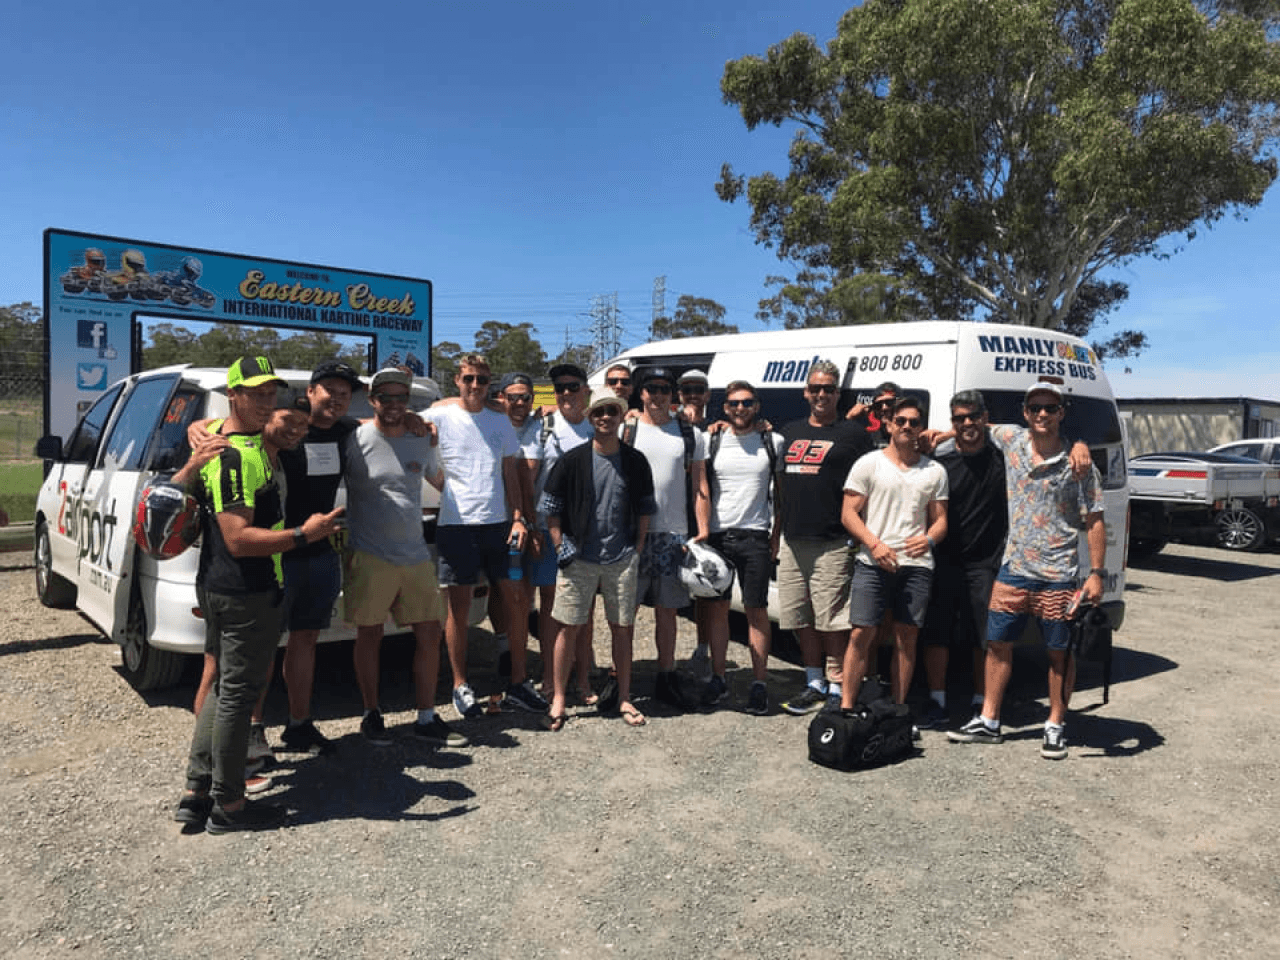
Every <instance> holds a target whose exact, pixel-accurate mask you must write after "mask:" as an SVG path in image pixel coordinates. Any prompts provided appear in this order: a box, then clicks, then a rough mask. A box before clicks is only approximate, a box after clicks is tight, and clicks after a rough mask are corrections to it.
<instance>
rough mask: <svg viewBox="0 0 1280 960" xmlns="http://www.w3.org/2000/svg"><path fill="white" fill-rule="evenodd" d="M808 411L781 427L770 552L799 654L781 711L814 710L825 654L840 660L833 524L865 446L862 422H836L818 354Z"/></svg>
mask: <svg viewBox="0 0 1280 960" xmlns="http://www.w3.org/2000/svg"><path fill="white" fill-rule="evenodd" d="M804 397H805V400H807V401H808V403H809V416H808V417H806V418H804V419H803V420H796V421H793V422H792V423H789V424H787V425H786V426H785V427H783V429H782V441H783V442H782V451H783V452H782V462H781V476H780V477H779V485H778V489H779V493H780V495H781V496H780V500H781V504H780V506H781V511H782V543H781V547H780V549H779V553H778V605H779V608H780V613H779V617H778V626H780V627H782V629H784V630H791V631H792V632H793V633H794V634H795V636H796V640H797V642H798V643H799V644H800V652H801V655H802V656H803V658H804V672H805V685H804V687H803V688H802V689H801V690H800V691H799V692H798V693H797V694H795V695H794V696H792V697H790V698H789V699H788V700H786V701H785V702H784V703H783V704H782V709H783V710H785V711H787V713H790V714H794V715H797V716H799V715H802V714H806V713H811V712H813V711H814V710H817V709H818V708H819V707H821V706H822V705H823V704H824V703H826V701H827V697H828V695H838V694H839V689H838V686H837V685H836V684H835V683H832V684H828V682H827V678H826V671H825V669H824V665H825V660H826V657H827V656H830V657H833V658H835V660H836V662H838V663H843V662H844V654H845V647H846V646H847V645H848V643H849V628H850V622H849V577H850V576H851V574H852V572H853V571H852V570H851V569H850V568H851V566H852V558H851V556H850V552H849V546H848V539H849V534H848V532H847V531H846V530H845V529H844V527H843V526H842V525H841V522H840V511H841V507H842V505H843V501H844V481H845V478H846V477H847V476H848V475H849V468H850V467H852V466H853V464H854V461H856V460H857V459H858V458H859V457H860V456H862V455H863V454H864V453H868V452H869V451H871V450H872V449H873V446H874V445H873V443H872V441H871V437H870V436H869V434H868V433H867V428H866V426H865V425H864V424H862V423H859V422H858V421H856V420H842V419H840V415H839V412H838V409H837V408H838V406H839V403H840V368H839V367H837V366H836V365H835V364H834V363H831V362H830V361H827V360H819V361H817V362H815V363H814V364H813V365H812V366H811V367H810V368H809V377H808V380H807V382H806V383H805V386H804Z"/></svg>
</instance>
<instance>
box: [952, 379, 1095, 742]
mask: <svg viewBox="0 0 1280 960" xmlns="http://www.w3.org/2000/svg"><path fill="white" fill-rule="evenodd" d="M1065 404H1066V398H1065V396H1064V395H1063V391H1062V388H1061V387H1059V386H1058V385H1057V384H1054V383H1049V382H1044V381H1042V382H1040V383H1035V384H1032V385H1031V387H1029V388H1028V389H1027V392H1026V395H1025V397H1024V399H1023V404H1022V416H1023V418H1024V419H1025V420H1026V422H1027V428H1026V429H1023V428H1022V427H1015V426H997V427H993V428H992V429H991V439H992V441H993V442H995V443H996V444H997V445H998V446H1000V448H1001V449H1002V450H1003V451H1004V460H1005V480H1006V490H1007V493H1008V498H1009V537H1008V544H1007V545H1006V547H1005V551H1004V565H1003V566H1002V567H1001V568H1000V572H999V574H998V575H997V577H996V582H995V586H993V587H992V590H991V605H990V614H989V616H988V620H987V658H986V698H985V700H984V702H983V705H982V713H981V714H980V715H978V716H976V717H974V718H973V719H972V720H970V721H969V722H968V723H966V724H965V725H964V726H963V727H961V728H960V729H959V730H952V731H951V732H949V733H948V734H947V737H948V738H949V739H950V740H952V741H954V742H957V743H1001V742H1002V741H1003V740H1004V737H1003V735H1002V734H1001V732H1000V707H1001V704H1002V701H1003V699H1004V691H1005V688H1006V686H1007V685H1008V683H1009V677H1010V675H1011V674H1012V672H1013V643H1014V641H1015V640H1017V639H1018V638H1019V637H1020V636H1021V635H1022V632H1023V629H1024V628H1025V626H1026V624H1027V620H1028V618H1030V617H1035V618H1036V620H1037V622H1038V623H1039V626H1040V633H1041V635H1042V636H1043V637H1044V641H1045V646H1046V647H1047V648H1048V655H1049V719H1048V721H1047V722H1046V723H1045V728H1044V740H1043V741H1042V743H1041V747H1040V755H1041V756H1042V757H1044V758H1045V759H1047V760H1061V759H1063V758H1065V757H1066V755H1067V738H1066V732H1065V723H1066V715H1067V704H1068V702H1069V700H1070V697H1071V687H1072V684H1073V683H1074V682H1075V676H1074V673H1075V671H1074V670H1073V669H1070V668H1069V667H1068V663H1067V645H1068V642H1069V640H1070V619H1071V613H1072V606H1073V593H1074V592H1075V590H1076V587H1077V583H1078V582H1079V579H1080V578H1079V572H1080V571H1079V536H1080V529H1081V527H1082V526H1083V529H1084V530H1085V533H1086V539H1087V542H1088V549H1089V563H1090V567H1091V569H1090V571H1089V574H1088V576H1087V577H1085V578H1084V581H1083V584H1082V585H1081V586H1080V591H1081V599H1082V600H1083V601H1084V602H1086V603H1097V602H1099V601H1100V600H1101V599H1102V592H1103V586H1104V581H1105V579H1106V575H1107V571H1106V570H1105V568H1104V567H1103V564H1104V563H1105V562H1106V555H1107V534H1106V526H1105V524H1104V523H1103V516H1102V515H1103V508H1104V501H1103V498H1102V481H1101V477H1100V476H1099V475H1098V471H1097V469H1096V468H1094V467H1093V466H1092V465H1090V466H1089V467H1088V469H1087V470H1086V471H1084V472H1083V476H1079V474H1077V473H1076V472H1074V471H1073V465H1074V466H1075V467H1078V466H1079V459H1080V458H1079V456H1078V451H1072V453H1073V456H1071V457H1069V456H1068V449H1067V443H1066V441H1065V440H1064V439H1063V437H1062V434H1061V429H1062V421H1063V418H1064V417H1065V416H1066V408H1065ZM1080 446H1082V445H1081V444H1077V447H1080ZM1082 517H1083V523H1082Z"/></svg>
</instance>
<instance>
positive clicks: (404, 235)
mask: <svg viewBox="0 0 1280 960" xmlns="http://www.w3.org/2000/svg"><path fill="white" fill-rule="evenodd" d="M847 6H848V4H847V3H845V2H823V0H793V2H790V3H785V4H784V3H778V2H772V3H765V2H759V0H735V2H729V0H686V2H681V3H673V2H668V0H659V2H651V3H647V4H644V5H636V4H619V3H609V2H595V3H587V2H568V3H546V4H528V3H477V4H474V5H464V4H444V3H424V4H409V3H388V2H383V0H365V2H362V3H360V4H355V5H352V4H337V3H332V2H330V0H316V2H310V3H296V2H271V3H261V2H259V3H254V4H246V3H241V2H228V3H222V4H209V5H203V6H198V7H192V6H185V7H184V6H182V5H177V4H172V3H169V4H155V3H124V4H112V5H103V4H101V3H95V4H89V3H85V2H83V0H64V2H61V3H56V4H29V3H21V4H19V3H13V4H8V5H6V9H5V11H4V12H3V13H0V29H2V30H3V31H4V33H5V35H7V36H9V37H11V38H23V42H22V43H11V44H10V45H9V47H10V49H8V50H7V51H6V57H5V58H4V59H3V61H0V102H3V103H4V104H5V118H4V120H3V121H0V123H2V124H3V126H2V127H0V129H3V131H4V138H3V143H4V147H3V152H2V153H0V196H2V197H3V218H2V221H0V302H3V303H11V302H15V301H20V300H27V299H30V300H33V301H36V302H39V300H40V297H41V291H40V283H41V271H42V265H41V245H40V244H41V231H42V230H43V229H44V228H46V227H49V226H55V227H61V228H66V229H71V230H83V231H87V232H91V233H103V234H109V235H113V236H121V237H131V238H135V239H139V240H145V241H155V242H162V243H173V244H178V245H191V246H195V247H202V248H206V249H212V250H225V251H229V252H233V253H242V254H248V255H258V256H265V257H275V258H281V259H287V260H299V261H303V262H312V263H322V264H327V265H332V266H340V267H347V268H351V269H354V270H368V271H374V272H382V273H392V274H401V275H406V276H415V277H424V278H427V279H430V280H431V281H432V282H433V284H434V288H435V339H436V340H437V341H440V340H454V341H459V342H461V343H462V344H463V345H464V346H470V344H471V342H472V336H473V334H474V331H475V329H476V328H477V327H478V326H479V325H480V324H481V323H482V322H484V321H485V320H488V319H495V320H502V321H505V322H510V323H519V322H522V321H526V320H527V321H529V322H531V323H533V324H534V325H535V327H536V329H537V332H538V336H539V339H540V340H541V342H542V344H543V346H544V347H545V348H546V350H547V352H548V354H550V355H554V354H555V353H557V352H559V350H560V348H561V347H563V345H564V343H565V341H566V338H569V339H573V340H575V341H579V342H580V341H582V340H585V339H586V336H585V334H584V332H583V331H584V330H585V329H586V326H587V320H586V313H587V311H588V310H589V309H590V304H591V298H592V297H593V296H596V295H601V294H609V293H614V292H616V293H617V295H618V304H619V307H620V309H621V312H622V324H623V335H624V346H628V345H632V344H635V343H639V342H642V341H643V340H644V339H645V330H646V328H647V325H648V322H649V318H650V304H651V295H652V288H653V281H654V278H655V277H657V276H665V277H666V288H667V296H666V302H667V306H668V310H670V308H671V307H672V306H674V303H675V301H676V298H677V297H678V296H679V295H681V294H685V293H688V294H693V295H696V296H705V297H711V298H713V299H715V300H718V301H719V302H721V303H723V304H724V305H725V306H726V307H727V308H728V311H729V314H728V318H727V319H728V320H730V321H731V322H733V323H736V324H738V326H739V327H740V328H741V329H743V330H750V329H757V328H759V324H758V323H757V322H756V321H755V319H754V314H755V308H756V302H757V300H758V299H759V298H760V297H761V296H762V295H764V294H765V293H766V288H765V286H764V278H765V277H766V276H767V275H769V274H771V273H786V272H788V268H787V265H786V264H783V263H780V262H779V261H778V260H777V259H776V258H775V257H774V256H773V255H772V254H771V253H770V252H769V251H767V250H765V249H763V248H761V247H759V246H757V245H756V244H755V243H754V242H753V239H752V237H751V234H750V233H749V231H748V229H747V217H748V210H747V208H746V206H745V205H744V204H743V203H738V204H735V205H728V204H724V203H722V202H721V201H720V200H718V199H717V198H716V196H715V193H714V190H713V185H714V183H715V180H716V179H717V176H718V173H719V169H720V164H721V163H723V162H725V161H728V162H731V163H732V164H733V165H734V167H735V168H736V169H737V170H738V172H741V173H748V174H750V173H757V172H760V171H762V170H765V169H773V170H776V171H778V172H783V171H785V168H786V144H787V140H788V137H789V134H788V133H786V132H784V131H776V130H773V129H767V130H756V131H754V132H751V133H748V132H747V130H746V128H745V126H744V125H743V123H742V121H741V118H740V117H739V115H738V114H737V112H736V111H735V110H733V109H732V108H731V107H729V106H726V105H724V104H723V103H722V102H721V99H720V93H719V80H720V76H721V74H722V72H723V69H724V64H725V62H726V61H727V60H730V59H734V58H736V57H740V56H743V55H746V54H750V53H763V52H764V51H765V50H766V49H767V47H768V46H769V44H771V43H774V42H777V41H779V40H781V39H783V38H784V37H786V36H787V35H789V34H790V33H793V32H796V31H803V32H807V33H811V34H813V35H814V36H816V37H817V38H818V39H819V40H820V41H821V42H824V43H825V42H826V41H827V40H828V39H829V38H830V37H831V36H832V35H833V34H834V33H835V29H836V23H837V20H838V18H839V16H840V14H841V13H842V12H843V11H844V10H845V9H846V8H847ZM1273 194H1274V191H1273ZM1277 228H1280V200H1278V199H1277V198H1276V196H1274V195H1270V196H1269V197H1268V199H1267V201H1266V202H1265V203H1264V204H1263V206H1262V207H1261V208H1259V209H1258V210H1256V211H1253V212H1252V214H1251V216H1250V219H1249V220H1248V221H1247V222H1244V223H1240V222H1237V221H1234V220H1231V219H1227V220H1224V221H1223V222H1222V223H1220V224H1218V225H1217V226H1215V227H1214V228H1213V229H1212V230H1207V231H1201V235H1200V236H1199V237H1198V238H1197V239H1196V240H1195V241H1193V242H1192V243H1191V244H1190V246H1189V247H1188V249H1187V250H1186V251H1185V252H1183V253H1181V254H1178V255H1177V256H1175V257H1174V258H1173V259H1171V260H1168V261H1156V260H1144V261H1142V262H1140V263H1137V264H1133V265H1131V266H1129V267H1127V268H1125V269H1124V270H1123V271H1121V273H1120V276H1121V278H1122V279H1124V280H1126V281H1128V282H1129V283H1130V285H1131V295H1130V300H1129V302H1128V303H1127V304H1126V305H1125V306H1124V307H1123V308H1122V309H1121V310H1120V311H1119V312H1118V313H1117V314H1116V315H1115V317H1114V318H1113V321H1112V325H1113V326H1114V327H1116V328H1121V327H1137V328H1139V329H1144V330H1146V331H1147V332H1148V334H1149V336H1150V337H1151V339H1152V341H1153V344H1154V346H1153V347H1152V349H1151V350H1150V351H1148V352H1147V353H1146V354H1145V355H1144V356H1142V357H1141V358H1139V359H1137V360H1135V361H1130V362H1129V363H1128V367H1129V368H1130V369H1131V372H1129V373H1125V372H1123V365H1121V364H1112V365H1110V367H1109V369H1108V373H1109V376H1110V378H1111V380H1112V384H1113V387H1114V388H1115V391H1116V393H1117V395H1119V396H1220V395H1240V394H1244V395H1250V396H1256V397H1263V398H1271V399H1280V374H1278V373H1277V371H1280V345H1278V344H1277V340H1278V339H1280V338H1278V337H1277V334H1278V333H1280V325H1278V324H1277V322H1276V320H1275V316H1274V309H1273V304H1274V303H1275V300H1276V294H1275V292H1274V290H1275V288H1276V285H1277V279H1278V277H1277V274H1278V273H1280V269H1278V268H1277V267H1276V266H1275V257H1274V254H1273V243H1272V242H1271V241H1272V240H1273V238H1275V237H1276V236H1277Z"/></svg>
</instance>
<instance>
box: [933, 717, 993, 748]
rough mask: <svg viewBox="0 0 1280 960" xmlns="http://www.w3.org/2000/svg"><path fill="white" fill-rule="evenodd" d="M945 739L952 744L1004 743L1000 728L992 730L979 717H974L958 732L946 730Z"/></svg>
mask: <svg viewBox="0 0 1280 960" xmlns="http://www.w3.org/2000/svg"><path fill="white" fill-rule="evenodd" d="M947 739H948V740H950V741H951V742H952V743H1004V736H1003V735H1001V733H1000V728H999V727H996V728H995V729H994V730H992V729H991V728H990V727H988V726H987V724H986V721H985V720H983V719H982V717H981V716H977V717H974V718H973V719H971V720H970V721H969V722H968V723H966V724H965V725H964V726H963V727H961V728H960V729H959V730H948V731H947Z"/></svg>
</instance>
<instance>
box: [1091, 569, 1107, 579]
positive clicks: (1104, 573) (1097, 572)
mask: <svg viewBox="0 0 1280 960" xmlns="http://www.w3.org/2000/svg"><path fill="white" fill-rule="evenodd" d="M1094 575H1097V576H1099V577H1101V578H1102V579H1103V580H1105V579H1107V568H1106V567H1094V568H1093V569H1092V570H1090V571H1089V576H1091V577H1092V576H1094Z"/></svg>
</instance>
